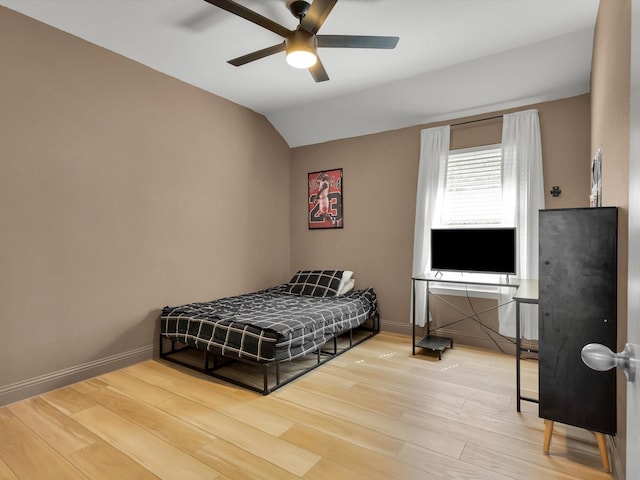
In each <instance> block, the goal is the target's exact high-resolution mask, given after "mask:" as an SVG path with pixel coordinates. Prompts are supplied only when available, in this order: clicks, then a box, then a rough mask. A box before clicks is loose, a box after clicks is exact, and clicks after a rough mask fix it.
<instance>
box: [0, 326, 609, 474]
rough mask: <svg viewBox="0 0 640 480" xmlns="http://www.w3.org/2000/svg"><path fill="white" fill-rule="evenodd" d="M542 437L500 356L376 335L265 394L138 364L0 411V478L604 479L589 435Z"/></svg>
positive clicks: (529, 370) (528, 382) (532, 380)
mask: <svg viewBox="0 0 640 480" xmlns="http://www.w3.org/2000/svg"><path fill="white" fill-rule="evenodd" d="M522 366H523V370H524V374H523V386H525V387H526V388H528V390H527V391H526V393H527V394H535V386H536V384H537V379H536V374H535V371H536V364H535V362H532V361H528V362H523V365H522ZM532 390H533V391H534V392H533V393H532V392H531V391H532ZM542 441H543V422H542V420H541V419H539V418H538V416H537V405H536V404H533V403H528V402H524V403H523V412H522V413H520V414H518V413H516V409H515V360H514V358H513V357H512V356H508V355H502V354H496V353H490V352H486V351H482V350H478V349H473V348H469V347H463V346H456V347H455V348H454V349H453V350H447V351H445V353H444V355H443V359H442V361H438V360H437V358H436V357H433V356H429V355H427V354H420V355H416V356H415V357H413V356H412V355H411V347H410V339H408V338H407V337H402V336H395V335H389V334H380V335H378V336H377V337H375V338H373V339H372V340H369V341H367V342H365V343H364V344H362V345H360V346H358V347H356V348H355V349H353V350H352V351H350V352H347V353H345V354H343V355H342V356H340V357H338V358H336V359H334V360H332V361H331V362H329V363H327V364H325V365H323V366H321V367H320V368H318V369H316V370H314V371H313V372H311V373H309V374H308V375H306V376H304V377H302V378H301V379H299V380H297V381H295V382H293V383H291V384H289V385H287V386H285V387H284V388H282V389H280V390H278V391H276V392H275V393H272V394H271V395H268V396H266V397H263V396H261V395H259V394H255V393H251V392H249V391H246V390H243V389H241V388H238V387H231V386H229V385H227V384H224V383H222V382H219V381H217V380H214V379H210V378H208V377H205V376H203V375H200V374H197V373H194V372H191V371H187V370H183V369H180V368H177V367H175V366H173V365H171V364H168V363H166V362H162V361H147V362H144V363H141V364H138V365H135V366H132V367H129V368H125V369H123V370H119V371H116V372H113V373H109V374H107V375H103V376H100V377H98V378H95V379H92V380H89V381H85V382H82V383H78V384H75V385H72V386H70V387H66V388H63V389H60V390H56V391H53V392H50V393H47V394H44V395H41V396H39V397H35V398H32V399H29V400H25V401H22V402H18V403H15V404H12V405H9V406H7V407H4V408H0V479H16V478H18V479H25V480H37V479H47V480H52V479H53V480H55V479H64V480H67V479H87V478H91V479H109V480H120V479H135V480H144V479H149V478H167V479H180V480H189V479H274V480H288V479H299V478H303V479H308V480H329V479H330V480H339V479H349V480H364V479H401V480H408V479H420V480H430V479H434V480H435V479H438V480H441V479H443V478H445V479H487V480H488V479H491V480H505V479H519V480H521V479H544V480H549V479H579V480H591V479H594V480H597V479H609V478H610V475H608V474H605V473H603V472H602V471H601V468H600V458H599V456H598V451H597V447H596V445H595V440H594V438H593V435H592V434H590V433H589V432H586V431H583V430H580V429H572V428H570V427H563V426H562V425H556V429H555V431H554V437H553V440H552V443H551V455H549V456H545V455H543V454H542Z"/></svg>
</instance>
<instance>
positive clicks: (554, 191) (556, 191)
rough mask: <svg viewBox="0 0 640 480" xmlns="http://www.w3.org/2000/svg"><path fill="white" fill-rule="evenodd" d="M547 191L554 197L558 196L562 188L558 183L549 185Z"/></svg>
mask: <svg viewBox="0 0 640 480" xmlns="http://www.w3.org/2000/svg"><path fill="white" fill-rule="evenodd" d="M549 193H551V195H553V196H554V197H559V196H560V194H561V193H562V190H560V187H559V186H558V185H554V186H553V187H551V191H550V192H549Z"/></svg>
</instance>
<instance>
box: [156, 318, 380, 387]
mask: <svg viewBox="0 0 640 480" xmlns="http://www.w3.org/2000/svg"><path fill="white" fill-rule="evenodd" d="M369 321H370V322H371V327H370V328H368V327H367V326H366V323H367V322H369ZM355 329H357V330H364V331H367V332H369V333H368V334H367V335H366V336H364V337H362V338H359V339H357V340H356V341H355V342H354V339H353V331H354V330H355ZM379 332H380V313H379V312H378V311H376V312H375V313H374V314H373V315H371V316H370V317H369V318H368V319H367V320H365V322H364V323H363V324H362V325H360V326H358V327H355V328H352V329H350V330H348V331H345V332H342V333H340V334H338V335H336V336H334V337H332V338H330V339H329V341H328V342H327V343H325V344H324V345H322V346H320V347H319V348H317V349H316V350H315V351H314V352H313V353H315V355H316V362H315V363H313V364H311V365H309V366H307V367H304V368H303V369H302V370H301V371H299V372H298V373H295V374H293V375H292V376H291V377H288V378H286V379H281V375H280V364H281V363H287V364H288V363H291V362H295V361H296V360H300V359H299V358H298V359H294V360H289V359H287V360H273V361H269V362H259V361H254V360H248V359H246V358H241V357H238V356H235V355H230V354H221V353H217V352H210V351H209V350H201V349H197V348H195V347H192V346H189V345H183V346H180V347H177V346H176V344H177V343H178V342H176V340H174V339H171V338H167V337H165V336H164V335H162V333H161V334H160V358H161V359H163V360H167V361H169V362H172V363H175V364H178V365H181V366H183V367H187V368H189V369H191V370H195V371H198V372H201V373H204V374H207V375H209V376H211V377H214V378H218V379H220V380H224V381H226V382H228V383H231V384H233V385H237V386H240V387H244V388H247V389H249V390H252V391H254V392H258V393H261V394H262V395H268V394H269V393H271V392H274V391H275V390H277V389H279V388H280V387H283V386H285V385H286V384H288V383H290V382H292V381H294V380H296V379H298V378H300V377H302V376H303V375H305V374H307V373H309V372H310V371H311V370H314V369H316V368H318V367H319V366H320V365H323V364H324V363H326V362H328V361H329V360H331V359H333V358H335V357H337V356H339V355H341V354H343V353H345V352H347V351H349V350H351V349H352V348H353V347H356V346H357V345H359V344H361V343H362V342H364V341H366V340H369V339H370V338H372V337H373V336H375V335H377V334H378V333H379ZM347 334H348V335H349V345H348V346H347V347H343V348H341V349H338V338H340V337H343V336H346V335H347ZM331 341H332V343H333V351H327V350H325V347H326V345H327V344H328V343H330V342H331ZM167 342H170V343H171V347H170V349H169V350H165V349H164V345H165V343H167ZM185 351H201V352H203V355H204V358H203V360H204V362H203V365H202V366H199V365H197V364H195V363H191V362H188V361H184V360H181V359H179V358H176V357H175V356H174V355H176V354H178V353H181V352H185ZM308 355H310V354H307V355H306V356H308ZM301 358H304V357H301ZM220 359H222V360H223V362H222V363H220ZM233 362H241V363H244V364H247V365H252V366H254V367H260V368H261V370H262V388H259V387H256V386H254V385H252V384H250V383H246V382H243V381H241V380H238V379H236V378H233V377H231V376H229V375H225V374H223V373H220V372H219V370H218V369H219V368H221V367H224V366H227V365H229V364H230V363H233ZM271 367H275V382H273V384H271V385H270V384H269V371H270V369H271Z"/></svg>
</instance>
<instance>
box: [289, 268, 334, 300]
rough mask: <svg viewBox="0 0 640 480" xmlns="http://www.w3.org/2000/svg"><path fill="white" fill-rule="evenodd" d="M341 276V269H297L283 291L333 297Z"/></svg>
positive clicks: (309, 295) (308, 295) (310, 295)
mask: <svg viewBox="0 0 640 480" xmlns="http://www.w3.org/2000/svg"><path fill="white" fill-rule="evenodd" d="M341 278H342V270H299V271H298V273H296V274H295V275H294V276H293V278H292V279H291V280H290V281H289V283H288V284H287V285H286V287H285V288H284V291H285V292H287V293H292V294H295V295H305V296H307V297H335V296H336V295H337V294H338V288H339V287H340V279H341Z"/></svg>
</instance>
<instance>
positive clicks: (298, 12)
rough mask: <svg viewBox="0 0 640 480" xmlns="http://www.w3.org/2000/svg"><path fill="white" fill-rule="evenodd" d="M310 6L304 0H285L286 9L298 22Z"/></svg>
mask: <svg viewBox="0 0 640 480" xmlns="http://www.w3.org/2000/svg"><path fill="white" fill-rule="evenodd" d="M310 6H311V4H310V3H309V2H306V1H305V0H287V8H288V9H289V11H290V12H291V14H292V15H293V16H294V17H296V18H298V19H300V20H302V18H303V17H304V16H305V15H306V14H307V12H308V11H309V7H310Z"/></svg>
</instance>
